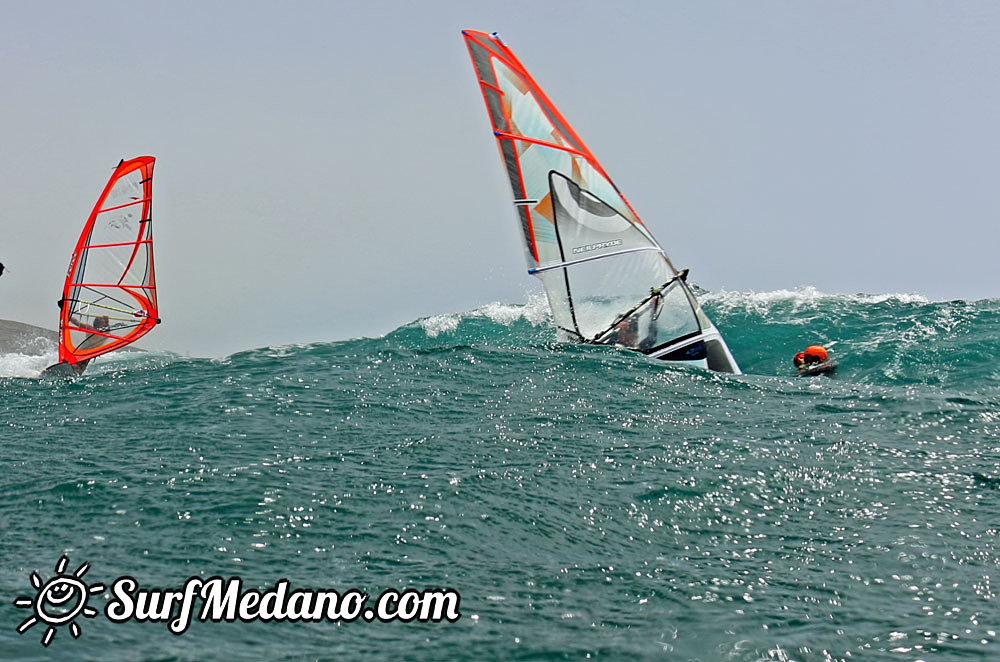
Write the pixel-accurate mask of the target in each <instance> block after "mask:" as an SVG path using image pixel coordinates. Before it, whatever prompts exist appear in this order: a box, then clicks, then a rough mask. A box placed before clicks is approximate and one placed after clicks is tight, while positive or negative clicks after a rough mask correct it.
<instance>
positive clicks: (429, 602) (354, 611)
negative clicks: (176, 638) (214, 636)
mask: <svg viewBox="0 0 1000 662" xmlns="http://www.w3.org/2000/svg"><path fill="white" fill-rule="evenodd" d="M111 594H112V599H111V601H110V602H108V604H107V606H106V607H105V609H104V614H105V616H107V618H108V619H109V620H110V621H112V622H114V623H124V622H126V621H130V620H134V621H137V622H139V623H145V622H152V623H168V625H167V627H168V629H169V630H170V631H171V632H172V633H174V634H176V635H181V634H184V632H186V631H187V629H188V627H190V625H191V621H192V619H197V620H199V621H201V622H206V621H211V622H214V623H220V622H229V623H233V622H235V621H243V622H244V623H249V622H252V621H263V622H265V623H266V622H270V621H290V622H306V623H310V622H311V623H320V622H324V621H325V622H328V623H350V622H353V621H356V620H358V619H359V618H360V619H362V620H363V621H365V622H367V623H370V622H372V621H375V620H378V621H381V622H383V623H389V622H392V621H400V622H402V623H409V622H411V621H418V622H422V623H439V622H441V621H448V622H449V623H454V622H455V621H457V620H458V619H459V618H460V617H461V613H459V611H458V607H459V602H460V601H461V597H460V596H459V594H458V593H457V592H456V591H453V590H450V589H441V590H423V591H418V590H415V589H407V590H404V591H402V592H400V591H396V590H393V589H388V590H385V591H383V592H382V593H381V594H380V595H379V596H378V598H377V599H376V600H375V602H374V604H373V605H369V598H370V596H369V595H368V594H366V593H364V592H363V591H360V590H358V589H349V590H347V591H344V592H343V593H340V592H338V591H335V590H332V589H294V590H289V582H288V580H287V579H279V580H278V581H277V582H275V584H274V586H273V587H272V588H269V589H266V590H264V591H258V590H256V589H253V588H247V589H244V588H243V580H242V579H241V578H240V577H230V578H229V579H223V578H222V577H211V578H209V579H202V578H201V577H191V578H189V579H188V580H187V581H186V582H184V587H183V588H181V589H178V590H169V589H143V588H140V587H139V583H138V582H137V581H136V580H135V579H134V578H132V577H129V576H124V577H119V578H118V579H117V580H115V582H114V583H113V584H112V585H111ZM198 602H200V609H197V610H196V603H198ZM196 611H197V615H195V614H196Z"/></svg>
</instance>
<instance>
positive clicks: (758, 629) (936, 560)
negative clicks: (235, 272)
mask: <svg viewBox="0 0 1000 662" xmlns="http://www.w3.org/2000/svg"><path fill="white" fill-rule="evenodd" d="M703 301H704V302H705V307H706V310H707V311H708V313H709V314H710V315H711V316H712V317H713V319H714V321H715V322H716V324H717V325H718V326H719V328H720V329H721V330H722V332H723V333H724V335H725V336H726V338H727V340H728V341H729V344H730V346H731V348H732V351H733V354H734V355H735V356H736V358H737V360H738V361H739V362H740V365H741V367H742V368H743V370H744V371H745V372H746V373H747V374H745V375H742V376H732V375H723V374H716V373H709V372H706V371H702V370H698V369H691V368H684V367H676V366H671V365H666V364H662V363H658V362H655V361H652V360H649V359H646V358H645V357H642V356H640V355H637V354H634V353H631V352H626V351H620V350H617V349H614V348H604V347H583V346H574V345H567V344H560V343H557V342H556V341H555V334H554V332H553V330H552V327H551V326H550V325H549V323H548V321H547V318H546V315H545V313H544V305H543V304H542V303H540V302H533V303H529V304H527V305H523V306H517V305H492V306H487V307H484V308H483V309H480V310H477V311H472V312H468V313H464V314H455V315H443V316H438V317H433V318H428V319H425V320H420V321H418V322H415V323H413V324H409V325H407V326H404V327H402V328H399V329H397V330H395V331H393V332H392V333H389V334H388V335H386V336H385V337H382V338H375V339H357V340H347V341H333V342H317V343H315V344H310V345H303V346H286V347H270V348H259V349H252V350H248V351H245V352H241V353H238V354H235V355H233V356H230V357H226V358H223V359H199V358H180V357H174V356H169V355H160V354H133V355H128V354H122V355H119V356H117V357H115V358H111V359H107V360H104V361H98V362H97V363H95V365H94V366H92V369H91V370H89V371H88V372H87V374H86V375H85V376H84V377H83V378H81V379H77V380H60V381H39V380H37V379H33V378H30V377H28V376H27V375H29V374H31V372H32V370H34V369H35V368H34V365H35V364H36V363H37V364H38V365H37V368H38V369H40V368H41V367H44V365H45V364H46V361H47V360H48V359H51V358H52V356H48V357H47V358H46V357H40V356H31V355H6V356H2V357H0V374H3V375H11V376H5V377H0V384H2V396H0V397H2V398H3V411H4V420H3V423H4V427H3V432H2V437H0V439H2V441H0V466H2V468H3V469H2V475H0V495H2V500H0V559H2V564H0V659H4V660H7V659H16V660H34V659H39V660H42V659H44V660H50V659H58V660H62V659H87V660H237V659H247V660H249V659H261V660H264V659H266V660H285V659H288V660H300V659H301V660H312V659H320V660H334V659H362V658H367V659H375V660H383V659H384V660H396V659H399V660H562V659H572V660H579V659H606V660H621V659H630V658H635V659H644V660H645V659H649V660H654V659H656V660H704V661H712V660H746V661H750V660H855V659H863V660H973V659H975V660H978V659H983V660H990V659H1000V636H998V631H1000V607H998V601H997V590H998V586H997V582H998V581H1000V579H995V578H996V577H997V576H998V562H997V558H998V556H997V554H998V551H1000V550H998V530H1000V516H998V512H1000V363H998V357H1000V300H985V301H975V302H965V301H953V302H946V303H932V302H928V301H926V300H923V299H921V298H919V297H914V296H900V295H884V296H860V295H859V296H839V295H838V296H828V295H822V294H819V293H816V292H813V291H810V290H799V291H795V292H775V293H765V294H748V293H708V294H706V295H705V296H704V298H703ZM816 342H821V343H824V344H826V345H827V346H828V347H829V348H831V351H832V353H833V354H834V355H835V356H836V357H837V358H839V359H840V361H841V366H840V370H839V372H838V374H837V376H836V378H835V379H829V378H808V379H807V378H798V377H795V376H792V365H791V357H792V355H793V354H794V352H795V351H797V350H799V349H801V348H802V347H804V346H805V345H808V344H813V343H816ZM15 375H17V376H15ZM63 554H66V555H67V556H68V557H69V561H68V566H67V569H66V572H72V571H74V570H76V569H77V568H78V567H79V566H80V565H81V564H83V563H89V564H90V567H89V569H87V570H86V573H85V576H84V577H83V579H84V580H86V582H87V583H88V584H92V583H96V582H101V583H104V584H110V583H111V582H112V581H113V580H115V579H116V578H118V577H120V576H124V575H130V576H132V577H134V578H135V579H136V581H137V582H138V583H139V584H140V585H141V586H142V587H143V588H170V589H179V588H181V587H183V585H184V582H185V581H186V580H187V579H188V578H190V577H193V576H199V577H203V578H208V577H211V576H222V577H226V578H228V577H231V576H239V577H240V578H242V579H243V581H244V583H245V585H247V586H250V587H254V588H258V589H260V590H266V589H267V588H269V587H273V586H274V584H275V582H276V581H278V580H279V579H283V578H284V579H287V580H288V581H289V583H290V584H291V586H292V587H298V588H317V589H319V588H326V589H336V590H339V591H347V590H348V589H351V588H357V589H360V590H363V591H365V592H366V593H369V594H371V595H373V596H377V595H378V594H380V593H381V592H382V591H384V590H386V589H397V590H403V589H418V590H423V589H433V588H449V589H453V590H454V591H457V592H458V593H459V595H460V596H461V603H460V612H461V617H460V618H459V619H458V620H457V621H456V622H453V623H450V622H437V623H420V622H410V623H402V622H391V623H383V622H379V621H374V622H365V621H363V620H358V621H355V622H352V623H341V624H335V623H290V622H271V623H262V622H250V623H242V622H235V623H214V622H194V623H193V624H192V625H191V627H190V629H189V630H188V631H186V632H185V633H184V634H182V635H180V636H177V635H173V634H171V633H170V632H169V631H168V629H167V625H166V623H159V622H145V623H139V622H134V621H130V622H127V623H123V624H116V623H113V622H111V621H110V620H108V618H106V616H105V614H104V609H105V606H106V605H108V604H109V600H110V599H111V594H110V592H109V591H104V592H103V593H98V594H96V595H93V596H90V597H89V601H88V605H89V606H90V607H92V608H94V609H95V610H96V611H97V612H98V613H97V615H96V616H94V617H93V618H88V617H84V616H83V615H80V616H78V617H77V618H76V619H75V621H74V622H75V623H76V624H77V626H78V627H79V634H80V636H79V638H76V639H74V638H73V636H72V634H71V632H70V625H69V624H68V623H67V624H63V625H60V626H58V627H56V628H55V636H54V639H53V640H52V642H51V644H50V645H49V646H48V647H43V646H42V645H41V644H40V641H41V639H42V636H43V635H44V634H45V627H46V626H45V625H44V624H41V623H39V624H36V625H35V626H33V627H32V628H30V629H28V630H27V631H26V632H25V633H24V634H19V633H18V632H17V631H16V628H17V627H18V625H19V624H21V623H22V622H23V621H24V620H25V619H26V618H28V617H30V616H31V615H32V613H33V611H32V609H30V608H25V607H18V606H15V604H14V603H15V600H17V599H18V598H19V597H25V596H26V597H34V596H35V594H36V590H35V588H34V587H33V586H32V584H31V581H30V576H31V573H32V572H36V573H37V574H38V575H39V576H40V578H41V581H46V580H47V579H48V578H50V577H53V576H54V575H55V574H56V563H57V561H58V559H59V557H60V556H61V555H63Z"/></svg>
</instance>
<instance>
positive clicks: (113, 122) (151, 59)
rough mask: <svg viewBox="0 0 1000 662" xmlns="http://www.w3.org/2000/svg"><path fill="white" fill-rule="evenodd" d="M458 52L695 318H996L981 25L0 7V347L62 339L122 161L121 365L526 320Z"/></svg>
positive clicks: (993, 115)
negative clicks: (132, 243) (754, 314)
mask: <svg viewBox="0 0 1000 662" xmlns="http://www.w3.org/2000/svg"><path fill="white" fill-rule="evenodd" d="M462 28H474V29H481V30H486V31H493V30H497V31H499V32H500V33H501V35H502V36H503V38H504V40H505V41H506V43H507V44H508V45H509V46H510V47H511V48H512V49H513V50H514V52H515V53H517V54H518V56H519V57H520V59H521V60H522V62H524V64H525V65H526V66H527V67H528V69H529V71H531V72H532V74H533V75H534V77H535V79H536V80H537V81H538V82H539V83H540V84H541V85H542V86H543V87H544V88H545V89H546V90H547V92H548V93H549V96H550V97H551V98H552V100H553V101H554V102H555V103H556V105H557V106H558V107H559V108H560V110H561V111H562V112H563V114H564V115H565V116H566V117H567V119H568V120H569V121H570V122H571V123H573V125H574V126H575V128H576V129H577V131H578V132H579V133H580V135H581V136H582V138H583V139H584V140H585V141H586V142H587V143H588V145H589V146H590V148H591V149H592V150H593V152H594V153H595V154H596V155H597V157H598V158H599V159H600V160H601V162H602V163H603V165H604V166H605V168H606V169H607V171H608V172H609V173H610V174H611V177H612V178H613V179H614V181H615V183H616V184H617V185H618V187H619V188H620V189H621V190H622V191H623V192H624V193H625V195H626V197H628V199H629V201H630V202H631V203H632V205H633V206H634V207H635V208H636V210H637V211H638V213H639V214H640V216H642V217H643V219H644V220H645V222H646V223H647V225H649V227H650V228H651V229H652V231H653V233H654V234H655V235H656V236H657V238H658V239H659V240H660V242H661V243H662V244H663V245H664V247H665V248H666V250H667V252H668V253H669V254H670V256H671V258H672V259H673V261H674V263H675V264H677V265H678V267H685V266H687V267H690V268H691V278H692V280H693V281H694V282H696V283H698V284H699V285H701V286H703V287H706V288H708V289H711V290H719V289H726V290H738V291H748V290H754V291H769V290H778V289H793V288H796V287H799V286H805V285H811V286H815V287H816V288H818V289H819V290H821V291H824V292H831V293H836V292H843V293H854V292H868V293H886V292H907V293H918V294H923V295H925V296H927V297H929V298H931V299H952V298H964V299H978V298H993V297H997V296H1000V279H998V275H1000V268H998V267H997V261H996V255H995V254H996V251H997V244H998V238H1000V223H998V218H1000V186H998V184H997V176H998V173H1000V167H998V166H1000V164H998V160H1000V128H998V123H1000V39H998V38H997V35H1000V3H996V2H955V1H952V0H941V1H938V2H921V1H919V0H905V1H897V2H891V1H882V2H867V1H865V2H860V1H859V2H809V1H802V0H794V1H787V2H785V1H767V2H763V1H762V2H745V1H739V2H737V1H733V2H705V1H699V2H690V1H684V2H670V1H666V0H662V1H655V2H654V1H644V2H627V1H626V2H614V3H612V2H607V1H601V2H585V1H583V2H582V1H580V0H574V1H572V2H563V1H561V0H560V1H545V0H527V1H507V2H504V1H501V0H495V1H493V2H489V3H486V2H478V3H477V2H469V1H457V2H433V1H425V2H376V1H366V2H235V1H232V2H221V1H219V2H212V1H202V0H199V1H197V2H194V1H177V0H171V1H169V2H168V1H163V2H135V1H133V2H101V1H92V2H71V1H66V2H45V1H41V0H38V1H32V2H25V1H24V0H16V1H11V0H0V81H2V97H0V99H2V101H0V131H2V139H0V228H2V232H3V234H2V242H0V261H2V262H4V263H5V264H6V265H7V266H8V268H9V272H8V273H7V274H5V275H4V276H3V278H0V318H4V319H14V320H19V321H23V322H28V323H33V324H38V325H41V326H46V327H49V328H54V327H55V326H56V325H57V321H56V313H57V309H56V306H55V301H56V299H58V298H59V296H60V291H61V287H62V279H63V277H64V275H65V271H66V267H67V265H68V263H69V257H70V252H71V251H72V248H73V245H74V244H75V242H76V239H77V235H78V233H79V231H80V228H81V226H82V224H83V221H84V220H85V218H86V216H87V214H88V213H89V212H90V209H91V207H92V206H93V204H94V202H95V200H96V198H97V195H98V193H99V192H100V190H101V188H102V187H103V186H104V184H105V183H106V181H107V178H108V176H109V175H110V173H111V171H112V169H113V168H114V166H115V165H117V163H118V161H119V159H121V158H130V157H133V156H138V155H142V154H151V155H153V156H156V157H157V166H156V175H155V181H154V235H155V242H156V244H155V245H156V248H155V251H156V266H157V280H158V285H159V296H160V304H161V314H162V317H163V319H164V323H163V324H162V325H161V326H160V327H158V328H157V329H156V330H155V331H154V332H153V333H152V334H150V335H149V336H147V338H146V339H144V341H143V344H144V345H145V346H148V347H151V348H155V349H167V350H172V351H177V352H181V353H191V354H194V355H200V356H220V355H223V354H226V353H231V352H234V351H238V350H241V349H249V348H253V347H259V346H263V345H269V344H284V343H290V342H312V341H327V340H337V339H343V338H348V337H352V336H359V335H378V334H381V333H385V332H387V331H389V330H391V329H393V328H395V327H397V326H399V325H401V324H405V323H407V322H410V321H413V320H414V319H417V318H419V317H424V316H428V315H433V314H438V313H446V312H459V311H465V310H470V309H472V308H475V307H477V306H480V305H483V304H486V303H489V302H493V301H503V302H512V303H517V302H521V301H524V300H525V298H526V293H528V292H531V291H536V290H537V289H538V286H537V285H536V284H535V282H534V279H532V278H530V277H529V276H527V274H526V273H525V269H526V267H525V264H524V258H523V252H522V250H521V247H520V245H519V243H518V242H519V238H518V234H517V231H516V228H515V220H514V212H513V209H512V206H511V204H510V199H511V195H510V191H509V188H508V187H507V183H506V177H505V176H504V175H503V172H502V169H501V165H500V160H499V157H498V154H497V149H496V146H495V143H494V140H493V137H492V135H491V133H490V128H489V122H488V119H487V116H486V111H485V109H484V108H483V104H482V99H481V97H480V94H479V90H478V89H477V86H476V79H475V76H474V74H473V71H472V67H471V65H470V63H469V61H468V54H467V52H466V49H465V46H464V44H463V41H462V38H461V29H462Z"/></svg>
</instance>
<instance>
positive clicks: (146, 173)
mask: <svg viewBox="0 0 1000 662" xmlns="http://www.w3.org/2000/svg"><path fill="white" fill-rule="evenodd" d="M155 161H156V159H155V158H154V157H152V156H140V157H137V158H134V159H130V160H128V161H122V162H121V163H120V164H119V165H118V167H117V168H116V169H115V171H114V173H113V174H112V175H111V178H110V179H109V180H108V183H107V185H106V186H105V187H104V190H103V191H102V192H101V195H100V197H99V198H98V199H97V203H96V204H95V205H94V208H93V210H92V211H91V212H90V216H89V217H88V218H87V222H86V224H85V225H84V227H83V231H82V232H81V233H80V238H79V240H78V241H77V243H76V248H75V249H74V251H73V256H72V258H71V259H70V264H69V269H68V271H67V273H66V280H65V282H64V284H63V293H62V299H61V300H60V308H61V312H60V317H59V361H60V363H68V364H70V365H74V364H77V363H82V362H85V361H89V360H91V359H93V358H96V357H98V356H101V355H102V354H107V353H108V352H112V351H114V350H116V349H120V348H122V347H124V346H126V345H128V344H130V343H132V342H135V341H136V340H138V339H139V338H141V337H142V336H144V335H146V334H147V333H149V331H150V330H152V328H153V327H154V326H156V325H157V324H158V323H159V322H160V319H159V309H158V307H157V301H156V280H155V276H154V270H153V245H152V242H153V230H152V206H153V165H154V163H155ZM137 171H138V175H139V185H140V186H141V193H140V195H138V196H133V197H132V199H131V200H130V201H128V202H125V203H124V204H116V205H111V206H109V207H107V208H104V204H105V202H106V201H107V200H108V196H109V194H110V193H111V192H112V191H113V190H114V188H115V185H116V184H117V183H118V182H119V181H120V180H121V179H122V178H124V177H127V176H129V175H133V173H136V172H137ZM133 207H134V208H135V209H131V208H133ZM126 208H129V211H138V212H139V214H138V215H139V222H138V223H137V226H138V227H137V230H136V232H135V237H134V239H132V240H127V241H122V242H114V243H101V242H97V243H90V242H91V240H92V237H93V235H94V231H95V223H96V222H97V220H98V217H99V216H100V215H101V214H107V213H109V212H115V211H118V210H125V209H126ZM129 247H131V250H129ZM101 250H119V251H123V254H127V256H128V257H127V258H126V259H125V261H124V263H122V264H121V266H122V267H123V269H122V273H121V276H120V277H119V278H118V280H117V281H116V282H114V281H113V282H106V281H107V280H108V279H106V278H104V279H101V280H99V281H88V279H87V278H86V277H85V273H84V272H85V269H84V267H85V266H86V263H87V260H88V258H89V257H91V255H90V254H91V251H101ZM137 259H139V260H142V261H144V262H145V264H144V265H141V264H138V263H137ZM133 266H144V269H143V270H142V278H141V282H138V283H137V282H130V281H134V274H133V273H132V269H133ZM81 277H82V278H81ZM83 293H90V294H96V295H98V296H97V300H96V301H93V302H92V301H86V302H84V301H81V298H80V297H81V296H82V295H83ZM82 306H87V310H88V311H89V310H90V307H91V306H93V307H94V308H96V309H97V310H98V311H99V312H103V313H105V314H106V315H109V316H114V317H115V320H116V323H115V324H114V326H113V327H110V328H105V329H101V328H97V327H95V326H90V325H87V326H85V325H83V324H82V323H81V321H80V319H79V318H78V317H77V314H78V313H79V312H80V309H81V307H82ZM127 306H131V307H132V310H129V309H128V307H127ZM91 315H93V314H92V313H91ZM123 315H124V316H125V317H122V316H123ZM104 319H105V320H107V317H105V318H104ZM81 333H82V334H85V335H84V338H85V340H83V341H79V340H78V339H77V338H78V337H79V335H80V334H81ZM74 335H75V336H76V337H74Z"/></svg>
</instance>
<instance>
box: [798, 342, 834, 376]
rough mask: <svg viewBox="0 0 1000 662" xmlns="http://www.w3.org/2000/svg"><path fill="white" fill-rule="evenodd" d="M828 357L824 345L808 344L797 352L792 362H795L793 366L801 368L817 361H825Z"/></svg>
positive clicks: (812, 364)
mask: <svg viewBox="0 0 1000 662" xmlns="http://www.w3.org/2000/svg"><path fill="white" fill-rule="evenodd" d="M828 358H829V356H828V355H827V352H826V347H823V346H822V345H810V346H809V347H806V349H805V351H804V352H798V353H797V354H796V355H795V358H794V359H793V362H794V363H795V367H796V368H799V369H800V370H801V369H802V368H808V367H810V366H814V365H816V364H818V363H825V362H826V361H827V359H828Z"/></svg>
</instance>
